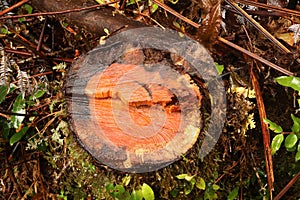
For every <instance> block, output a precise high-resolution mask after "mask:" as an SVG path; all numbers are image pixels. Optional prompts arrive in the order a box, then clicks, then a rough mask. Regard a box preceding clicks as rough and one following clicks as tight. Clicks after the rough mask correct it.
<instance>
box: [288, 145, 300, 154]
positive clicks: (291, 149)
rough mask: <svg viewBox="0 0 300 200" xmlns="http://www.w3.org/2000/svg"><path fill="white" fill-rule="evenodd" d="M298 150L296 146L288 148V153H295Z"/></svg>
mask: <svg viewBox="0 0 300 200" xmlns="http://www.w3.org/2000/svg"><path fill="white" fill-rule="evenodd" d="M296 149H297V147H296V145H295V146H293V147H292V148H286V151H288V152H294V151H296Z"/></svg>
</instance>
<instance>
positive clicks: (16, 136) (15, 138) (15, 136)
mask: <svg viewBox="0 0 300 200" xmlns="http://www.w3.org/2000/svg"><path fill="white" fill-rule="evenodd" d="M28 128H29V127H28V126H25V127H24V128H22V129H21V130H20V131H19V132H17V133H15V134H13V136H12V137H11V138H10V140H9V144H10V145H13V144H15V143H16V142H18V141H19V140H21V139H22V137H23V136H24V135H25V134H26V132H27V130H28Z"/></svg>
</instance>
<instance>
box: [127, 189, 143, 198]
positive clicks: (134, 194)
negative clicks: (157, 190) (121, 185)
mask: <svg viewBox="0 0 300 200" xmlns="http://www.w3.org/2000/svg"><path fill="white" fill-rule="evenodd" d="M142 199H143V193H142V190H133V191H132V193H131V198H130V200H142Z"/></svg>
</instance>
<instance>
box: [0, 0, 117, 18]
mask: <svg viewBox="0 0 300 200" xmlns="http://www.w3.org/2000/svg"><path fill="white" fill-rule="evenodd" d="M118 2H119V0H117V1H113V2H109V3H106V4H101V5H100V4H98V5H93V6H88V7H84V8H75V9H71V10H62V11H56V12H40V13H33V14H25V15H16V16H5V17H1V18H0V20H3V19H16V18H21V17H37V16H45V15H61V14H66V13H71V12H81V11H85V10H91V9H97V8H100V7H105V6H108V5H110V4H114V3H118Z"/></svg>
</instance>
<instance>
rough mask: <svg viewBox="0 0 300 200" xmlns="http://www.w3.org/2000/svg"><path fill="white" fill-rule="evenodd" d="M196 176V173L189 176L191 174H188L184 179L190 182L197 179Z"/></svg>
mask: <svg viewBox="0 0 300 200" xmlns="http://www.w3.org/2000/svg"><path fill="white" fill-rule="evenodd" d="M194 177H195V175H194V176H189V175H187V176H186V177H184V179H185V180H186V181H188V182H191V181H192V180H195V179H194ZM195 182H196V181H195Z"/></svg>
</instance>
